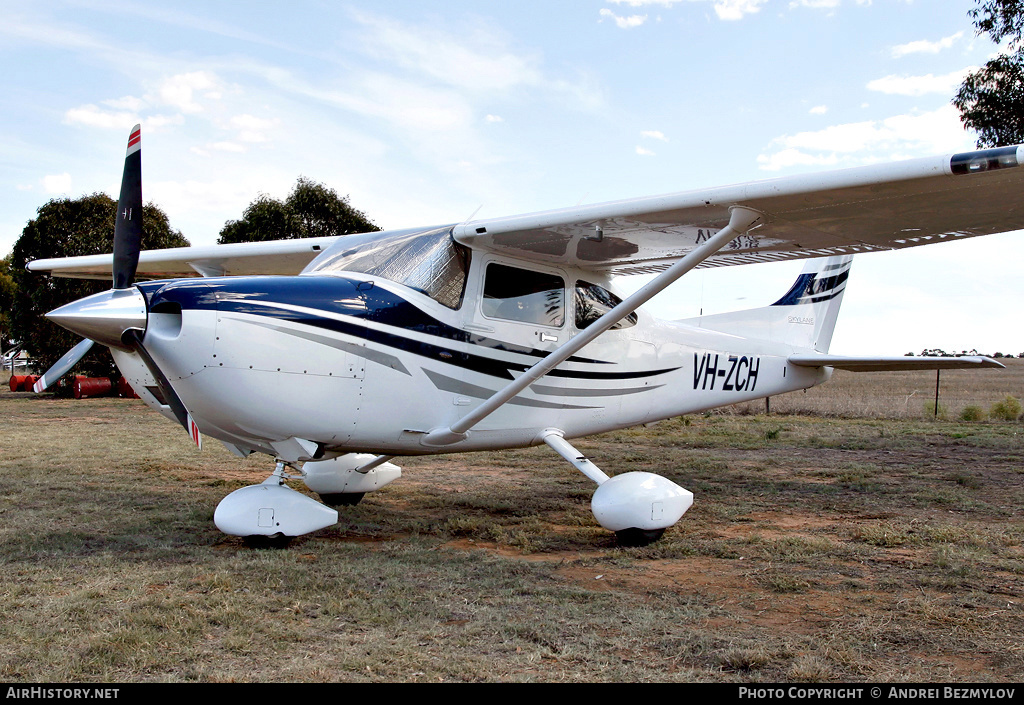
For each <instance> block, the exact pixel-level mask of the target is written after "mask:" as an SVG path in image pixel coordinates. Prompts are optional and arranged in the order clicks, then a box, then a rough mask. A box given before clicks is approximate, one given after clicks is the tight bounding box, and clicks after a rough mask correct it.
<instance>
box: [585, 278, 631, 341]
mask: <svg viewBox="0 0 1024 705" xmlns="http://www.w3.org/2000/svg"><path fill="white" fill-rule="evenodd" d="M620 303H622V299H620V298H619V297H618V296H616V295H615V294H613V293H612V292H610V291H608V290H607V289H605V288H604V287H603V286H598V285H597V284H591V283H590V282H585V281H577V282H576V327H577V328H579V329H580V330H583V329H584V328H586V327H587V326H589V325H590V324H591V323H593V322H594V321H596V320H597V319H598V318H600V317H601V316H603V315H604V314H606V313H608V312H609V311H611V310H612V309H613V308H615V307H616V306H618V305H619V304H620ZM636 322H637V316H636V314H635V313H631V314H629V315H628V316H626V317H625V318H623V319H622V320H621V321H619V322H618V323H616V324H615V325H614V326H612V327H611V330H620V329H622V328H629V327H630V326H635V325H636Z"/></svg>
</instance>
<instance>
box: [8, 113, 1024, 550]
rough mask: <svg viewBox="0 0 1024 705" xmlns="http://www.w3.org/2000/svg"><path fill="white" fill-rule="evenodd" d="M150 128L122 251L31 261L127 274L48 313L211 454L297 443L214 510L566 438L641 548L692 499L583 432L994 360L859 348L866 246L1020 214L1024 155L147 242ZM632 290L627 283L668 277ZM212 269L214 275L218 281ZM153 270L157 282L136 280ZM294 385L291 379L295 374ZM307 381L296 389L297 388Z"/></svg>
mask: <svg viewBox="0 0 1024 705" xmlns="http://www.w3.org/2000/svg"><path fill="white" fill-rule="evenodd" d="M140 150H141V141H140V132H139V127H138V126H136V127H135V128H134V129H133V130H132V132H131V135H130V137H129V141H128V153H127V156H126V159H125V168H124V178H123V182H122V187H121V195H120V201H119V203H118V217H117V225H116V230H115V238H114V252H113V255H112V256H111V255H99V256H89V257H72V258H65V259H51V260H37V261H34V262H32V263H30V264H29V265H28V268H29V269H30V270H33V271H40V272H49V273H51V274H52V275H54V276H65V277H84V278H106V277H108V276H110V275H111V274H112V275H113V288H112V289H111V290H109V291H107V292H104V293H100V294H97V295H94V296H90V297H87V298H85V299H81V300H79V301H76V302H74V303H70V304H68V305H66V306H64V307H62V308H59V309H57V310H55V311H52V312H51V313H50V314H48V315H49V317H50V318H51V319H53V320H54V321H55V322H57V323H58V324H60V325H62V326H64V327H65V328H68V329H70V330H72V331H75V332H77V333H79V334H80V335H82V336H84V337H85V338H86V339H85V340H84V341H82V343H80V344H79V345H78V346H76V347H75V348H74V349H73V350H72V351H70V352H69V353H68V354H67V355H66V356H65V358H64V359H62V360H61V361H60V362H58V363H57V364H56V365H55V366H54V367H53V368H52V369H50V370H49V371H47V372H46V374H45V375H44V376H43V378H42V379H41V380H40V382H39V384H38V385H37V388H36V391H41V390H42V389H45V388H46V387H47V386H48V385H50V384H52V383H53V382H54V381H55V380H56V379H57V378H59V377H60V376H61V375H63V374H64V373H65V372H67V371H68V370H69V369H70V368H71V367H72V366H73V365H74V363H75V362H77V361H78V360H79V359H80V358H81V357H82V355H84V354H85V351H86V350H87V349H88V348H89V347H90V346H91V345H92V344H93V342H97V343H100V344H102V345H106V346H108V347H109V348H110V351H111V353H112V354H113V356H114V360H115V361H116V362H117V365H118V367H119V368H120V369H121V372H122V373H123V374H124V376H125V377H126V378H128V380H129V382H130V383H131V385H132V387H134V388H135V390H136V391H137V392H138V393H139V395H140V396H141V397H142V398H143V400H145V402H146V403H147V404H149V406H151V407H153V408H154V409H156V410H157V411H160V412H161V413H163V414H164V415H165V416H167V417H168V418H170V419H172V420H176V421H177V422H178V423H180V424H181V425H182V426H183V427H184V428H185V430H186V431H187V432H188V433H189V435H190V436H191V437H192V440H193V441H194V442H195V443H197V444H201V442H202V436H204V435H205V436H212V437H213V438H216V439H218V440H220V441H221V442H222V443H223V444H224V445H225V446H226V447H227V448H228V449H229V450H230V451H231V452H232V453H234V454H235V455H238V456H240V457H245V456H248V455H249V454H250V453H253V452H260V453H266V454H268V455H270V456H272V457H274V458H275V459H276V468H275V470H274V472H273V474H272V475H271V476H270V477H269V478H268V479H267V480H266V481H265V482H263V483H262V484H259V485H253V486H250V487H245V488H242V489H240V490H237V491H235V492H233V493H231V494H230V495H228V496H227V497H226V498H225V499H224V500H223V501H222V502H221V503H220V504H219V505H218V507H217V510H216V513H215V515H214V521H215V523H216V524H217V526H218V527H219V528H220V529H221V530H222V531H224V532H226V533H228V534H233V535H237V536H244V537H250V538H253V539H260V538H261V537H262V540H266V541H273V540H279V541H282V542H286V541H287V540H288V538H289V537H294V536H298V535H301V534H305V533H308V532H312V531H316V530H318V529H321V528H324V527H327V526H330V525H332V524H334V523H336V522H337V518H338V514H337V511H336V510H335V509H333V508H331V507H328V506H325V505H324V504H321V503H319V502H317V501H315V500H314V499H312V498H310V497H309V496H307V495H305V494H303V493H300V492H297V491H295V490H293V489H291V488H289V487H287V486H286V485H285V484H284V483H285V480H286V479H297V478H300V477H301V479H302V480H303V481H304V482H305V483H306V485H307V486H308V487H309V488H310V489H311V490H313V491H315V492H317V493H319V495H320V497H321V498H322V499H323V500H324V501H325V502H326V503H327V504H330V505H334V506H339V505H344V504H354V503H355V502H357V501H358V500H359V498H361V497H362V496H363V493H365V492H370V491H373V490H376V489H379V488H381V487H383V486H384V485H386V484H387V483H389V482H391V481H392V480H394V479H395V478H397V477H398V476H399V475H400V474H401V471H400V469H399V468H398V467H396V466H395V465H394V464H392V463H391V462H390V461H391V460H393V459H394V458H396V457H398V456H407V455H422V454H433V453H456V452H462V451H477V450H487V449H498V448H516V447H525V446H532V445H539V444H542V443H544V444H547V445H548V446H550V447H551V448H552V449H553V450H554V451H555V452H556V453H558V454H559V455H561V456H562V457H563V458H564V459H565V460H567V461H568V462H569V463H571V464H572V465H574V466H575V467H576V468H577V469H578V470H580V471H581V472H583V473H584V474H585V475H586V476H587V477H589V478H590V479H591V480H593V481H594V482H595V483H596V484H597V485H598V487H597V490H596V491H595V492H594V496H593V500H592V509H593V512H594V515H595V517H596V519H597V521H598V522H599V523H600V524H601V525H602V526H603V527H605V528H606V529H609V530H611V531H614V532H616V534H617V536H618V538H619V540H620V542H622V543H624V544H643V543H647V542H650V541H653V540H655V539H657V538H658V537H659V536H660V535H661V533H662V532H663V531H664V530H665V529H666V528H667V527H670V526H672V525H673V524H674V523H675V522H676V521H678V520H679V518H680V517H681V516H682V515H683V513H684V512H685V511H686V510H687V509H688V508H689V507H690V504H691V502H692V499H693V496H692V494H691V493H690V492H688V491H687V490H685V489H683V488H682V487H680V486H678V485H676V484H675V483H673V482H671V481H670V480H668V479H666V478H664V477H661V476H659V475H655V474H651V473H646V472H627V473H624V474H620V475H616V476H614V477H610V478H609V477H608V476H607V475H606V474H605V473H604V472H602V471H601V470H600V469H599V468H598V467H597V466H595V465H594V464H593V463H592V462H591V461H590V460H588V459H587V458H586V457H584V456H583V455H581V454H580V453H579V452H578V451H577V450H576V449H575V448H573V446H572V445H571V444H570V442H569V440H570V439H572V438H575V437H579V436H585V435H588V434H594V433H600V432H602V431H608V430H611V429H617V428H624V427H627V426H633V425H636V424H643V423H648V422H652V421H656V420H659V419H665V418H669V417H672V416H678V415H681V414H688V413H693V412H697V411H701V410H705V409H710V408H713V407H717V406H722V405H727V404H733V403H736V402H742V401H746V400H750V399H757V398H761V397H767V396H773V395H776V394H782V393H783V392H790V391H794V390H798V389H805V388H808V387H811V386H813V385H816V384H820V383H822V382H824V381H826V380H827V379H828V378H829V376H830V375H831V373H832V370H833V369H834V368H842V369H847V370H903V369H925V368H931V369H934V368H951V367H997V366H1000V365H999V363H997V362H995V361H994V360H990V359H988V358H983V357H960V358H934V357H931V358H914V357H897V358H887V357H873V358H864V357H840V356H835V355H829V354H828V349H829V342H830V340H831V337H832V331H833V328H834V326H835V323H836V317H837V315H838V311H839V305H840V302H841V301H842V298H843V291H844V290H845V288H846V282H847V277H848V275H849V271H850V263H851V259H852V256H853V254H855V253H861V252H872V251H876V250H887V249H894V248H903V247H912V246H915V245H925V244H930V243H937V242H943V241H947V240H954V239H957V238H963V237H971V236H975V235H985V234H990V233H997V232H1003V231H1009V230H1016V229H1020V228H1024V208H1022V199H1021V188H1022V186H1024V168H1021V165H1022V164H1024V146H1022V147H1007V148H1000V149H992V150H985V151H976V152H968V153H964V154H956V155H953V156H946V157H941V158H929V159H919V160H913V161H906V162H900V163H894V164H885V165H876V166H869V167H862V168H856V169H849V170H843V171H835V172H829V173H817V174H810V175H805V176H794V177H786V178H781V179H775V180H769V181H760V182H753V183H747V184H741V185H735V186H726V187H720V188H710V189H705V190H700V191H691V192H686V193H674V194H668V195H663V196H655V197H649V198H638V199H633V200H624V201H616V202H613V203H603V204H598V205H590V206H582V207H576V208H567V209H564V210H556V211H547V212H542V213H532V214H528V215H520V216H513V217H508V218H495V219H487V220H476V221H471V222H464V223H458V224H455V225H444V226H441V227H424V228H410V229H406V230H392V231H385V232H374V233H367V234H362V235H348V236H344V237H325V238H316V239H307V240H289V241H279V242H266V243H244V244H232V245H219V246H208V247H187V248H180V249H168V250H154V251H148V252H141V253H140V251H139V250H140V245H139V238H140V233H141V222H140V215H141V213H142V193H141V185H140V183H141V151H140ZM793 258H813V259H809V260H808V263H807V266H806V267H805V268H804V271H803V273H802V274H800V276H799V277H798V278H797V280H796V282H795V283H794V284H793V285H792V287H791V288H790V289H789V290H788V291H787V292H786V293H785V294H784V295H783V296H782V297H781V298H780V299H779V300H778V301H776V302H775V303H774V304H772V305H770V306H765V307H763V308H756V309H752V310H748V311H740V312H736V313H729V314H720V315H713V316H703V317H701V318H695V319H690V320H684V321H661V320H656V319H654V318H652V317H651V316H650V315H648V314H647V313H645V312H644V311H643V310H642V309H640V308H639V307H640V306H641V305H642V304H643V303H644V302H646V301H647V300H649V299H650V298H651V297H653V296H654V295H655V294H657V293H659V292H660V291H662V290H663V289H665V288H666V287H667V286H668V285H669V284H671V283H672V282H674V281H676V280H677V279H679V278H680V277H681V276H683V275H684V274H686V273H687V272H689V271H691V270H692V269H694V268H696V267H715V266H727V265H741V264H748V263H753V262H770V261H777V260H786V259H793ZM655 272H657V273H658V274H657V276H656V277H654V278H653V279H652V280H651V281H650V282H648V283H647V284H646V285H645V286H643V287H642V288H640V289H639V290H638V291H637V292H636V293H634V294H632V295H630V296H627V297H625V299H621V298H620V297H619V296H617V295H616V294H615V293H614V289H613V285H612V281H611V279H612V277H613V276H615V275H624V274H636V273H655ZM197 275H201V276H197ZM136 277H138V278H139V279H146V280H149V281H140V282H138V283H136V281H135V280H136ZM282 377H286V378H287V383H286V385H283V384H282V382H281V380H282ZM284 386H287V389H288V392H287V393H281V391H280V390H281V389H282V388H284Z"/></svg>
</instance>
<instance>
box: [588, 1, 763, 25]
mask: <svg viewBox="0 0 1024 705" xmlns="http://www.w3.org/2000/svg"><path fill="white" fill-rule="evenodd" d="M684 1H687V2H710V3H711V4H712V5H711V6H712V7H713V8H714V10H715V15H716V16H717V17H718V19H720V20H727V21H732V20H740V19H743V17H744V16H745V15H750V14H753V13H755V12H759V11H760V10H761V6H762V5H765V4H767V3H768V0H607V2H610V3H612V4H615V5H626V6H629V7H653V6H657V7H664V8H666V9H668V8H671V7H672V6H673V5H677V4H679V3H680V2H684ZM605 13H607V14H608V15H611V14H612V13H611V11H610V10H602V11H601V14H602V15H604V14H605ZM636 17H638V16H637V15H634V16H633V17H632V18H625V19H634V18H636ZM644 19H646V17H644ZM641 23H642V20H641ZM619 26H620V27H622V26H623V25H621V24H620V25H619Z"/></svg>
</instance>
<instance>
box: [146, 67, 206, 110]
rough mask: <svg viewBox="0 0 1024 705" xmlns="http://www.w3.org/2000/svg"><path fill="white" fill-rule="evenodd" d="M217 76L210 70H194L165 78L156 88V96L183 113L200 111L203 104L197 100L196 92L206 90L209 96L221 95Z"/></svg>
mask: <svg viewBox="0 0 1024 705" xmlns="http://www.w3.org/2000/svg"><path fill="white" fill-rule="evenodd" d="M218 86H219V81H218V79H217V77H216V76H215V75H214V74H212V73H210V72H209V71H193V72H191V73H182V74H178V75H176V76H171V77H170V78H167V79H164V80H163V81H162V82H161V83H160V85H159V86H158V87H157V89H156V98H157V99H158V100H159V101H160V102H161V103H163V104H165V105H170V106H173V107H175V108H177V109H178V110H180V111H181V112H183V113H199V112H202V111H203V106H202V105H200V104H199V103H198V102H196V93H197V92H200V91H205V92H206V95H207V97H210V98H217V97H219V95H220V94H219V91H217V90H215V89H217V88H218Z"/></svg>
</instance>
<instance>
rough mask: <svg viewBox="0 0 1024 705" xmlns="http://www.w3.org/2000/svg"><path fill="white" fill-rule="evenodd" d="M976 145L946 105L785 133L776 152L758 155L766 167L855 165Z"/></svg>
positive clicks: (778, 142) (766, 168) (776, 168)
mask: <svg viewBox="0 0 1024 705" xmlns="http://www.w3.org/2000/svg"><path fill="white" fill-rule="evenodd" d="M972 144H973V139H972V138H971V136H970V135H968V134H967V132H966V131H965V130H964V128H963V125H962V124H961V123H960V116H959V113H957V111H956V109H955V108H954V107H953V106H951V105H946V106H943V107H941V108H939V109H937V110H933V111H931V112H925V113H915V114H906V115H895V116H893V117H889V118H886V119H884V120H866V121H863V122H854V123H846V124H842V125H832V126H830V127H826V128H825V129H823V130H817V131H813V132H800V133H798V134H795V135H784V136H782V137H778V138H776V139H775V140H773V145H775V146H776V147H777V149H776V151H774V152H771V153H767V154H761V155H759V156H758V158H757V161H758V164H759V165H760V168H761V169H763V170H765V171H779V170H781V169H785V168H788V167H792V166H837V165H844V166H853V165H857V164H867V163H871V162H876V161H882V160H891V159H903V158H909V157H913V156H925V155H930V154H937V153H942V152H948V151H955V150H961V149H971V148H972Z"/></svg>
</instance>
